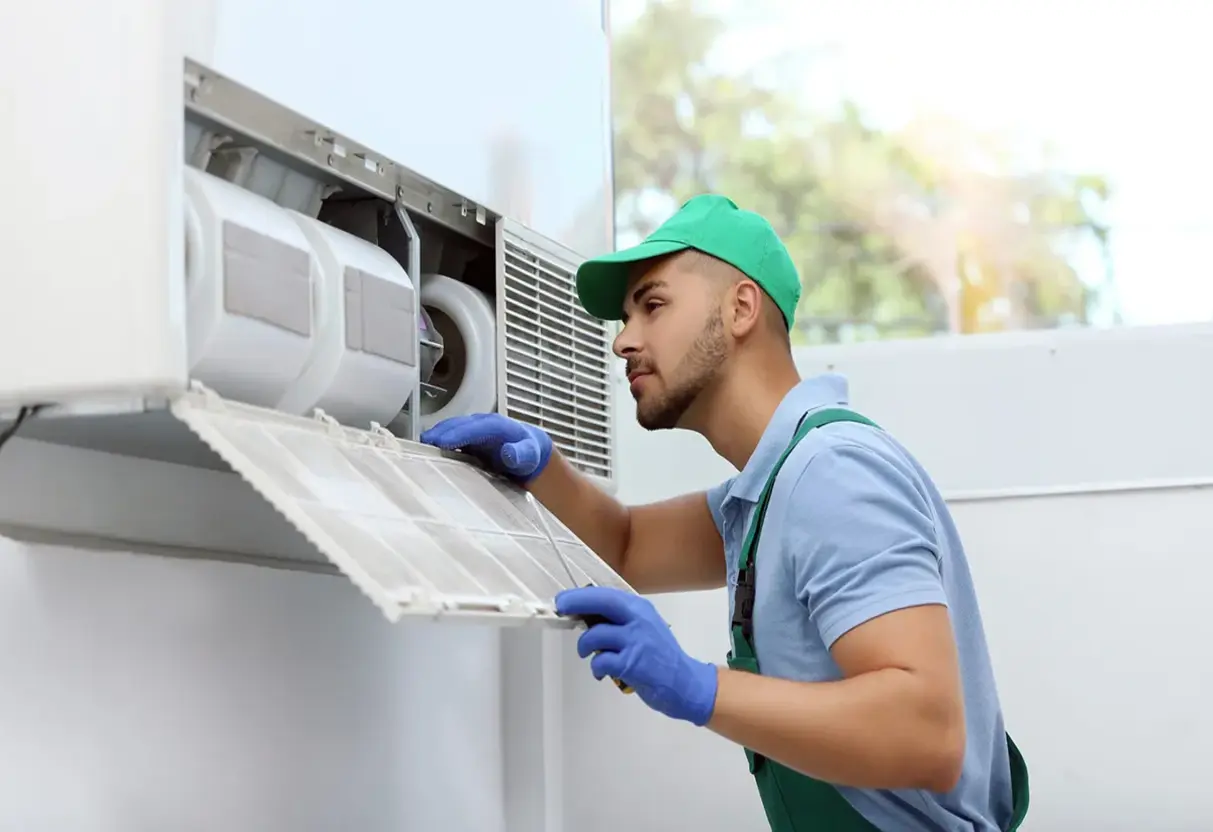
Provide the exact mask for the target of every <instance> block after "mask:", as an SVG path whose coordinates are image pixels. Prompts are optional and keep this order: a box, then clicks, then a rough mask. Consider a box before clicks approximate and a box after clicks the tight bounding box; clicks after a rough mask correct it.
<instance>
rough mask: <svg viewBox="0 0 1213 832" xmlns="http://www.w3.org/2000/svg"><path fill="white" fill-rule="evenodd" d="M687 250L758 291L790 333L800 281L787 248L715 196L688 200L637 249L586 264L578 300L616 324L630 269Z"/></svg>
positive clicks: (761, 222) (764, 225) (766, 227)
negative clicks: (708, 257)
mask: <svg viewBox="0 0 1213 832" xmlns="http://www.w3.org/2000/svg"><path fill="white" fill-rule="evenodd" d="M692 248H693V249H696V250H698V251H701V252H703V253H704V254H709V255H711V256H712V257H715V258H717V259H718V260H723V261H724V262H726V263H728V264H729V265H731V266H733V267H734V268H736V269H738V270H739V271H741V272H742V273H743V274H744V275H745V276H746V277H748V278H750V280H753V281H754V282H755V283H757V284H758V285H759V286H761V287H762V289H763V291H765V292H766V293H767V294H768V295H770V296H771V300H773V301H775V305H776V306H778V307H779V311H780V312H782V313H783V317H784V320H785V321H787V324H788V329H791V328H792V321H793V319H794V318H795V317H796V306H797V304H798V303H799V302H800V275H799V274H798V273H797V271H796V265H795V264H794V263H793V262H792V258H791V256H790V255H789V254H788V250H787V248H786V247H785V246H784V244H783V241H782V240H780V239H779V235H778V234H776V233H775V229H774V228H772V227H771V224H770V223H769V222H767V221H766V220H765V219H763V218H762V217H761V216H759V215H758V214H755V213H754V212H753V211H743V210H742V209H740V208H738V207H737V204H736V203H735V202H733V200H731V199H729V198H728V197H724V196H718V195H716V194H703V195H700V196H696V197H692V198H691V199H689V200H687V201H686V203H684V204H683V206H682V207H681V208H679V209H678V213H676V214H674V216H672V217H670V218H669V219H668V220H666V221H665V222H664V223H663V224H662V225H661V227H660V228H658V229H657V230H656V231H654V232H653V233H652V234H650V235H649V236H648V237H647V238H646V239H645V240H644V242H642V243H640V244H639V245H636V246H633V247H632V248H629V249H624V250H622V251H614V252H611V253H610V254H604V255H602V256H601V257H595V258H594V259H592V260H586V261H585V262H584V263H582V264H581V266H580V267H579V268H578V269H577V297H578V298H579V299H580V300H581V305H582V306H583V307H585V311H587V312H589V313H590V314H591V315H593V316H594V317H595V318H600V319H602V320H607V321H617V320H619V319H620V318H621V317H622V316H623V301H624V295H625V294H626V293H627V283H628V276H629V271H630V268H631V266H632V264H633V263H638V262H640V261H641V260H649V259H651V258H653V257H661V256H663V255H666V254H673V253H674V252H677V251H685V250H686V249H692Z"/></svg>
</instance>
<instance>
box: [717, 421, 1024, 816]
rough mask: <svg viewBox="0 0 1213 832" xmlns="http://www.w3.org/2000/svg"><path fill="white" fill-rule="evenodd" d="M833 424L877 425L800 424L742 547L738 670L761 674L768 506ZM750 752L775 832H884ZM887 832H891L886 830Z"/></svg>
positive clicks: (837, 796) (829, 791)
mask: <svg viewBox="0 0 1213 832" xmlns="http://www.w3.org/2000/svg"><path fill="white" fill-rule="evenodd" d="M832 422H860V423H862V424H865V425H871V426H872V427H876V425H875V424H874V423H873V422H871V421H870V420H868V419H867V418H865V417H863V416H860V415H859V414H858V413H852V412H851V411H849V410H844V409H841V408H830V409H827V410H821V411H818V412H816V413H813V414H812V415H806V416H805V418H803V419H802V420H801V422H800V424H799V425H798V426H797V428H796V434H795V435H794V436H793V437H792V441H791V442H790V443H789V444H788V447H787V448H786V449H785V450H784V452H783V454H782V455H781V456H780V457H779V460H778V461H777V462H776V463H775V467H774V468H773V469H772V470H771V475H770V476H769V477H768V478H767V482H766V485H765V486H763V489H762V494H761V496H760V497H759V498H758V505H757V506H756V507H755V510H754V520H753V522H751V524H750V528H749V530H748V531H747V532H746V537H745V542H744V543H743V544H742V546H741V555H740V557H739V558H738V563H737V588H736V590H735V591H734V594H733V620H732V634H733V649H732V651H730V653H729V657H728V663H729V667H731V668H733V669H735V670H745V671H748V672H750V673H760V672H761V671H760V670H759V668H758V658H757V656H756V655H755V653H754V645H753V642H752V639H753V637H754V633H753V617H754V599H755V584H754V575H755V568H754V560H755V556H756V554H757V552H758V537H759V534H760V533H761V530H762V522H763V520H764V518H765V516H766V510H767V504H768V503H769V502H770V499H771V490H772V488H773V487H774V485H775V478H776V476H778V474H779V469H780V468H781V467H782V466H783V463H784V460H786V459H787V457H788V454H790V453H791V452H792V449H793V448H795V447H796V444H797V443H798V442H800V440H801V439H803V438H804V437H805V435H806V434H807V433H808V432H809V431H811V430H813V429H814V428H819V427H821V426H822V425H828V424H830V423H832ZM1007 748H1008V750H1009V752H1010V755H1011V786H1012V795H1013V802H1014V809H1013V811H1012V817H1011V823H1010V826H1008V827H1007V830H1006V832H1013V830H1016V829H1018V828H1019V825H1020V824H1021V823H1022V822H1023V819H1024V816H1025V815H1026V814H1027V813H1028V769H1027V766H1026V765H1025V763H1024V759H1023V757H1022V756H1021V755H1020V753H1019V749H1018V748H1016V747H1015V743H1014V742H1012V740H1011V737H1010V735H1009V734H1008V735H1007ZM745 753H746V758H747V759H748V760H749V763H750V773H751V774H753V775H754V780H755V781H756V782H757V784H758V794H759V795H760V796H761V797H762V805H763V808H765V809H766V814H767V821H768V822H769V823H770V824H771V830H772V832H881V830H877V829H876V827H875V826H873V825H872V824H871V823H869V822H868V821H867V820H865V819H864V817H863V816H862V815H860V814H859V812H857V811H856V810H855V809H854V808H852V807H851V804H850V803H848V802H847V800H846V798H845V797H843V796H842V794H841V793H840V792H839V791H838V790H837V789H836V788H834V787H833V786H831V785H830V784H828V783H824V782H821V781H819V780H814V779H813V778H811V777H806V776H805V775H803V774H799V773H798V772H795V771H793V770H792V769H790V768H788V767H786V766H783V765H780V764H779V763H776V762H775V761H774V760H768V759H767V758H765V757H763V756H762V755H761V754H756V753H755V752H753V751H751V750H750V749H748V748H747V749H746V750H745ZM884 832H891V831H890V830H884Z"/></svg>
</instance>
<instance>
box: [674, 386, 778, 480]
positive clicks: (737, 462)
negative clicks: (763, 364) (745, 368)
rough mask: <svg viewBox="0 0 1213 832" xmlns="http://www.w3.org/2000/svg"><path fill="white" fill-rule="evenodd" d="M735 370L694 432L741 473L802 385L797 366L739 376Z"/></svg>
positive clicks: (709, 403)
mask: <svg viewBox="0 0 1213 832" xmlns="http://www.w3.org/2000/svg"><path fill="white" fill-rule="evenodd" d="M737 369H738V368H735V369H734V371H733V372H731V373H729V374H728V377H727V378H725V379H722V380H721V382H720V386H719V387H718V388H717V389H716V390H714V391H712V393H713V395H712V396H711V397H710V401H704V402H702V403H697V404H702V415H701V416H700V418H698V419H696V420H695V422H696V424H695V425H694V427H692V430H694V431H695V432H697V433H699V434H702V435H703V437H704V438H705V439H707V440H708V443H709V444H710V445H711V446H712V448H713V449H714V450H715V451H716V453H718V454H720V456H722V457H724V458H725V459H727V460H728V461H729V462H730V463H731V464H732V465H733V467H734V468H736V469H737V470H738V471H740V470H741V469H743V468H745V466H746V463H747V462H749V461H750V457H751V456H753V455H754V449H755V448H757V447H758V442H759V440H761V439H762V434H763V433H764V432H765V431H766V429H767V425H769V424H770V423H771V418H772V417H773V416H774V415H775V411H776V409H778V407H779V404H780V402H782V401H783V399H784V397H785V396H786V395H787V394H788V391H789V390H791V389H792V388H793V387H795V386H796V385H797V384H799V383H800V375H799V373H797V371H796V367H795V365H793V364H791V362H788V364H787V365H783V364H782V363H781V365H780V366H778V368H777V369H772V370H767V371H762V370H758V371H754V372H738V371H737Z"/></svg>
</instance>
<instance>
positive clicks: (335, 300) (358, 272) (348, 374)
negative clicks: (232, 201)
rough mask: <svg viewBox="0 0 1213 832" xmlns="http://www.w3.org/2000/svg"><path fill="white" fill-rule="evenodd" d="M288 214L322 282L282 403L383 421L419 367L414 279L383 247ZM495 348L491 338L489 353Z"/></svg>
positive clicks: (348, 420)
mask: <svg viewBox="0 0 1213 832" xmlns="http://www.w3.org/2000/svg"><path fill="white" fill-rule="evenodd" d="M285 213H286V215H288V216H289V217H290V218H291V219H292V220H293V221H294V222H295V223H296V224H297V225H298V226H299V228H300V229H301V230H302V231H303V233H304V234H305V235H306V236H307V239H308V241H309V242H310V243H311V244H312V249H313V251H314V252H315V255H316V260H317V262H318V263H319V265H320V281H319V283H318V284H317V287H316V296H315V312H316V314H315V335H316V345H315V352H314V354H313V357H312V359H311V360H310V361H309V362H308V365H307V367H306V368H305V370H304V371H303V374H302V376H301V377H300V378H299V379H298V380H297V381H296V382H295V383H294V384H293V385H292V386H291V389H290V390H289V391H288V392H287V394H286V395H285V396H284V397H283V398H282V400H281V401H280V402H279V409H280V410H284V411H286V412H289V413H306V412H310V411H311V410H312V409H313V408H316V407H318V408H320V409H322V410H323V411H324V412H325V413H327V414H328V415H329V416H331V417H333V418H334V419H336V420H337V421H339V422H341V423H343V424H347V425H354V426H358V427H367V426H368V425H369V424H370V423H371V422H379V423H380V424H387V423H388V422H390V421H391V420H392V419H393V418H395V417H396V415H397V414H398V413H399V412H400V409H401V408H402V407H403V406H404V403H405V401H406V400H407V399H408V397H409V394H411V393H412V392H413V389H414V386H415V385H416V383H417V376H418V373H419V370H418V364H419V361H418V359H419V356H418V343H417V302H418V298H417V294H416V292H415V291H414V288H413V283H412V281H411V280H410V279H409V276H408V274H406V273H405V271H404V269H403V268H401V267H400V265H399V264H398V263H397V262H396V261H395V260H394V259H393V258H392V256H391V255H390V254H388V253H387V252H385V251H384V250H383V249H381V248H379V247H377V246H375V245H372V244H371V243H368V242H366V241H365V240H362V239H359V238H358V237H355V236H353V235H352V234H348V233H346V232H344V231H342V230H340V229H337V228H334V227H333V226H331V225H326V224H324V223H322V222H319V221H317V220H314V219H312V218H311V217H306V216H304V215H302V214H299V213H296V212H294V211H285ZM492 354H493V353H492V351H491V345H490V352H489V354H488V355H489V358H490V359H491V358H492Z"/></svg>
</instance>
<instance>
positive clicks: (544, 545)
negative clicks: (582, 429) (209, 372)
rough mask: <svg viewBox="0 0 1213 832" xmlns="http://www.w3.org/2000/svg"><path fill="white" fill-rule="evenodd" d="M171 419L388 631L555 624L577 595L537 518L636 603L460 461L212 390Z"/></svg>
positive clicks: (581, 569)
mask: <svg viewBox="0 0 1213 832" xmlns="http://www.w3.org/2000/svg"><path fill="white" fill-rule="evenodd" d="M172 410H173V413H174V415H175V416H176V417H177V418H178V419H180V420H181V421H182V422H184V423H185V424H186V425H187V426H189V428H190V429H191V430H192V431H193V432H194V433H195V434H197V435H198V437H199V438H201V439H202V441H204V442H205V443H206V444H207V445H208V446H210V448H211V449H212V450H214V451H215V452H216V453H217V454H218V455H219V456H220V457H222V458H223V460H224V461H225V462H226V463H227V464H228V465H229V466H231V468H232V469H233V470H234V471H235V472H236V473H237V474H239V475H240V476H242V477H243V478H244V479H245V480H246V481H247V482H248V483H249V484H250V485H251V486H252V487H253V488H254V489H255V490H256V491H257V492H258V493H259V494H260V495H261V496H262V497H263V498H265V499H266V500H267V501H268V502H269V503H270V504H272V505H273V506H274V507H275V508H276V509H277V510H278V511H279V512H281V514H282V515H283V516H284V517H285V518H286V519H287V520H288V521H289V522H290V523H291V524H292V525H293V526H294V527H295V528H296V529H298V530H299V531H300V532H301V533H302V534H303V535H304V537H306V538H307V540H308V541H310V542H311V544H312V545H314V546H315V547H316V548H317V549H318V550H319V551H320V552H321V553H322V554H323V555H324V556H325V557H327V558H328V559H329V560H330V561H332V563H333V564H335V565H336V566H337V567H338V568H339V569H340V570H341V571H342V572H343V573H344V574H345V575H347V576H348V577H349V578H350V579H351V580H352V581H353V582H354V583H355V584H356V585H357V586H358V587H359V588H360V589H362V591H363V592H365V593H366V594H367V595H368V596H369V597H370V598H371V599H372V600H373V601H374V602H375V603H376V605H378V607H379V608H380V609H381V610H382V611H383V613H384V614H385V615H386V616H387V617H388V618H389V619H390V620H392V621H396V620H398V619H399V618H400V617H401V616H402V615H405V614H410V613H414V614H422V615H434V614H438V613H461V612H462V613H479V614H489V615H493V616H496V617H505V618H511V619H516V618H526V619H536V618H537V619H551V620H554V619H555V613H554V610H553V597H554V596H555V594H556V593H557V592H559V591H560V590H562V589H566V588H569V587H570V583H569V578H568V575H567V573H566V572H565V569H564V567H563V565H562V564H561V562H560V559H559V557H558V556H557V554H556V552H555V551H554V550H553V547H552V545H551V543H550V542H549V540H548V538H547V536H546V535H545V534H544V532H543V531H542V530H541V529H540V527H539V525H538V523H537V522H536V520H537V518H536V517H535V513H534V508H532V506H534V507H535V508H538V509H539V510H540V511H544V512H545V519H546V520H547V523H548V526H549V527H550V528H551V529H552V532H553V535H554V536H555V538H556V541H557V545H559V546H560V548H561V551H562V552H563V553H564V556H565V558H566V559H567V560H568V561H569V563H570V564H571V566H572V569H573V571H574V576H575V577H577V579H578V583H579V584H581V585H585V584H587V583H590V582H593V583H595V584H597V585H599V586H613V587H618V588H621V589H625V590H628V591H632V590H631V587H629V586H628V585H627V583H625V582H624V581H623V579H622V578H620V577H619V576H618V575H617V574H616V573H615V572H614V571H613V570H612V569H611V568H610V567H608V566H607V565H606V564H605V563H604V562H603V561H602V560H600V559H599V558H598V557H597V555H595V554H594V553H593V552H592V551H591V550H590V549H589V548H588V547H587V546H586V545H585V544H583V543H582V542H581V541H580V540H578V539H577V537H576V536H575V535H573V534H572V533H571V532H570V531H569V530H568V529H567V528H565V527H564V526H563V525H562V524H560V523H559V522H558V521H557V520H556V518H555V517H554V516H552V515H551V514H550V513H546V510H545V509H543V508H541V507H539V506H538V504H536V503H531V502H529V501H528V500H527V499H526V495H525V493H524V492H523V491H522V490H521V489H519V488H518V487H517V486H515V485H513V484H512V483H510V482H508V481H506V480H503V479H501V478H498V477H495V476H493V475H491V474H489V473H487V472H485V471H483V470H482V469H480V468H478V467H476V466H474V465H472V464H469V463H468V462H466V461H464V460H462V459H459V458H455V457H453V456H452V455H448V454H444V453H441V452H439V451H437V450H436V449H434V448H430V447H428V446H425V445H420V444H417V443H412V442H406V441H402V440H399V439H397V438H396V437H394V436H392V435H391V434H389V433H387V432H386V431H384V430H382V429H381V428H376V429H373V430H369V431H367V430H359V429H355V428H349V427H344V426H342V425H339V424H337V423H336V422H334V421H332V420H331V419H327V418H325V417H324V416H323V414H318V415H317V416H316V417H312V418H309V417H299V416H291V415H286V414H282V413H279V412H276V411H272V410H267V409H265V408H260V407H255V406H251V405H244V404H240V403H236V402H230V401H227V400H225V399H222V398H220V397H219V396H217V395H215V394H214V393H212V392H210V391H207V390H203V389H194V390H191V391H189V392H187V393H185V394H183V395H182V396H180V397H179V398H177V399H176V400H174V402H173V404H172Z"/></svg>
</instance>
